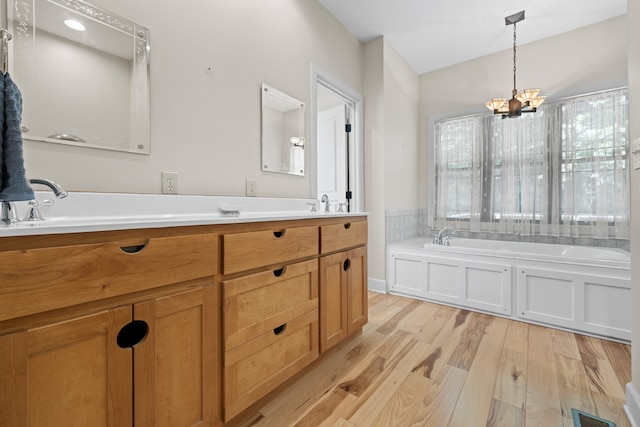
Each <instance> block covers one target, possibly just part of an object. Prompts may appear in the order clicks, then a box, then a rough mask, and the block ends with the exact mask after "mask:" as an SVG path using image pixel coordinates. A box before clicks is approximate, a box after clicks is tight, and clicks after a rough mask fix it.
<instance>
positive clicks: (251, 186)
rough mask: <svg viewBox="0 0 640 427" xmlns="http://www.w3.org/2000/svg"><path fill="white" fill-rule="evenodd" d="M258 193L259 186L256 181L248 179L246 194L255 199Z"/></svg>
mask: <svg viewBox="0 0 640 427" xmlns="http://www.w3.org/2000/svg"><path fill="white" fill-rule="evenodd" d="M257 192H258V184H257V183H256V180H255V179H247V191H246V194H247V196H249V197H255V196H256V193H257Z"/></svg>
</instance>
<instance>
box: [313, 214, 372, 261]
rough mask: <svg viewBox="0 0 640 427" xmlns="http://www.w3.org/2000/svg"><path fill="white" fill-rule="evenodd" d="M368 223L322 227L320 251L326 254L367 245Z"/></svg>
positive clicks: (349, 223) (347, 223)
mask: <svg viewBox="0 0 640 427" xmlns="http://www.w3.org/2000/svg"><path fill="white" fill-rule="evenodd" d="M367 224H368V223H367V221H357V222H344V223H342V224H334V225H326V226H322V227H320V250H321V253H323V254H326V253H329V252H335V251H339V250H342V249H346V248H351V247H353V246H358V245H364V244H365V243H367V233H368V225H367Z"/></svg>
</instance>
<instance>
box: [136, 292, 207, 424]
mask: <svg viewBox="0 0 640 427" xmlns="http://www.w3.org/2000/svg"><path fill="white" fill-rule="evenodd" d="M215 290H216V288H215V287H214V286H205V287H203V288H197V289H195V290H190V291H187V292H182V293H178V294H174V295H170V296H167V297H162V298H157V299H154V300H150V301H145V302H142V303H139V304H136V305H134V309H133V310H134V318H135V319H136V320H142V321H145V322H147V323H148V325H149V334H148V336H147V337H146V339H145V341H144V342H143V343H141V344H140V345H138V346H136V347H134V350H133V351H134V366H135V370H134V376H135V377H134V382H135V397H134V405H135V410H134V414H135V425H136V426H153V427H162V426H172V427H173V426H195V425H207V426H208V425H213V424H214V422H215V421H214V420H215V419H216V417H217V411H218V407H217V401H218V397H217V396H218V387H219V385H218V384H217V382H216V378H217V377H219V375H217V374H216V372H215V369H216V368H215V367H216V366H217V363H216V361H217V357H218V356H217V353H218V346H217V344H216V343H217V341H218V336H217V335H216V331H217V330H219V321H218V320H217V318H216V316H215V307H216V304H217V294H216V293H215Z"/></svg>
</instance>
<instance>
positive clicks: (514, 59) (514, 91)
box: [513, 22, 517, 95]
mask: <svg viewBox="0 0 640 427" xmlns="http://www.w3.org/2000/svg"><path fill="white" fill-rule="evenodd" d="M516 90H517V89H516V23H515V22H514V23H513V94H514V95H515V93H516Z"/></svg>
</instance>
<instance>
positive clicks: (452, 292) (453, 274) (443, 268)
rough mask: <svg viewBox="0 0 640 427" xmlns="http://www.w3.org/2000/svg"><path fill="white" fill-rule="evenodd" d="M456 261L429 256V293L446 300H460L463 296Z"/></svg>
mask: <svg viewBox="0 0 640 427" xmlns="http://www.w3.org/2000/svg"><path fill="white" fill-rule="evenodd" d="M458 278H459V273H458V265H457V263H456V262H453V261H447V260H440V259H432V258H431V259H429V258H427V295H428V296H430V297H433V298H436V299H443V300H444V301H450V302H458V300H459V299H460V297H461V295H460V294H461V292H460V290H461V289H460V288H461V287H460V283H458V282H459V280H458Z"/></svg>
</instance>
